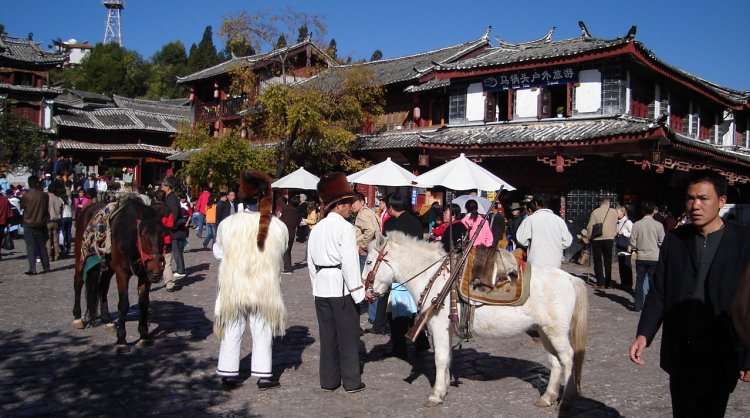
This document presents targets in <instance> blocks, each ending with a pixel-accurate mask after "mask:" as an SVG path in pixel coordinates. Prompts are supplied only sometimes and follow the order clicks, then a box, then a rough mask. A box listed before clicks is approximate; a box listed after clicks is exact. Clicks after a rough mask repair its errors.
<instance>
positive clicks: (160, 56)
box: [146, 41, 188, 100]
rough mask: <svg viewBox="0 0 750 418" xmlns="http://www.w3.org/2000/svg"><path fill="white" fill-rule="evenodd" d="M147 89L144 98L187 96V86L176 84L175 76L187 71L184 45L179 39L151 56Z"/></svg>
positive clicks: (157, 98)
mask: <svg viewBox="0 0 750 418" xmlns="http://www.w3.org/2000/svg"><path fill="white" fill-rule="evenodd" d="M151 62H152V63H153V64H152V66H151V69H150V78H149V82H148V91H147V92H146V98H147V99H152V100H159V99H176V98H178V97H185V96H187V94H188V92H187V87H185V86H180V85H178V84H177V77H179V76H184V75H186V74H187V73H188V68H187V54H185V45H183V44H182V42H180V41H174V42H170V43H168V44H166V45H164V46H163V47H161V49H160V50H158V51H156V53H154V55H153V56H152V57H151Z"/></svg>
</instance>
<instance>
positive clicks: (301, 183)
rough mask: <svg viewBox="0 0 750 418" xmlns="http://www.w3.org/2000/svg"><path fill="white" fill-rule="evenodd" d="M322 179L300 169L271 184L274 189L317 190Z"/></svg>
mask: <svg viewBox="0 0 750 418" xmlns="http://www.w3.org/2000/svg"><path fill="white" fill-rule="evenodd" d="M318 181H320V178H318V176H316V175H315V174H312V173H310V172H309V171H307V170H305V169H304V168H302V167H300V168H298V169H297V170H296V171H293V172H291V173H289V174H287V175H286V176H284V177H282V178H280V179H278V180H276V181H274V182H273V183H271V187H272V188H274V189H302V190H315V188H317V187H318Z"/></svg>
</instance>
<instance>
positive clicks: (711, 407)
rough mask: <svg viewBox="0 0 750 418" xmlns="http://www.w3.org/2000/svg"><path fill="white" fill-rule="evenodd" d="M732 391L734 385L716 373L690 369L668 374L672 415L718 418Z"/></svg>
mask: <svg viewBox="0 0 750 418" xmlns="http://www.w3.org/2000/svg"><path fill="white" fill-rule="evenodd" d="M735 383H736V381H735ZM733 390H734V385H732V384H729V383H728V381H727V379H726V378H723V377H722V376H717V374H716V373H711V372H700V371H694V370H691V371H690V372H689V373H687V372H686V373H684V374H682V373H676V374H670V375H669V393H670V395H671V396H672V415H673V416H674V417H675V418H686V417H687V418H690V417H695V418H721V417H723V416H724V413H725V412H726V409H727V401H728V400H729V394H730V393H731V392H732V391H733Z"/></svg>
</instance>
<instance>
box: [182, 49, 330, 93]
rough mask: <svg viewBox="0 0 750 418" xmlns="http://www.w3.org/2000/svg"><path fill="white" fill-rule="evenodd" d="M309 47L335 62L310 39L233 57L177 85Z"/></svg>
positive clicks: (188, 77) (328, 60)
mask: <svg viewBox="0 0 750 418" xmlns="http://www.w3.org/2000/svg"><path fill="white" fill-rule="evenodd" d="M307 45H310V46H312V47H313V49H315V50H316V51H317V52H318V53H319V54H321V56H323V57H324V58H325V60H326V61H327V62H329V63H333V60H332V59H331V58H330V57H329V56H328V55H327V54H326V53H325V52H324V51H323V50H321V49H320V48H318V47H317V46H315V44H314V43H312V42H311V41H310V40H309V39H308V40H305V41H302V42H300V43H297V44H295V45H291V46H287V47H285V48H280V49H274V50H273V51H269V52H264V53H261V54H255V55H250V56H246V57H232V59H230V60H228V61H224V62H222V63H220V64H216V65H214V66H213V67H208V68H205V69H203V70H200V71H197V72H195V73H193V74H188V75H186V76H185V77H178V78H177V84H184V83H189V82H193V81H198V80H205V79H207V78H211V77H215V76H218V75H221V74H225V73H227V72H229V71H230V70H231V69H233V68H236V67H238V66H242V65H252V64H254V63H257V62H260V61H264V60H267V59H270V58H275V57H277V56H278V55H279V54H282V53H285V52H286V51H292V50H294V49H298V48H301V47H305V46H307Z"/></svg>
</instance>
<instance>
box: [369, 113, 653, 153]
mask: <svg viewBox="0 0 750 418" xmlns="http://www.w3.org/2000/svg"><path fill="white" fill-rule="evenodd" d="M653 129H654V125H653V123H649V122H648V121H644V120H642V119H633V118H628V117H611V118H596V119H575V120H573V119H564V120H562V121H561V120H557V119H550V120H543V121H532V122H521V121H519V122H510V123H498V124H489V125H481V126H458V127H443V128H440V129H437V130H430V131H424V130H422V131H409V132H401V133H395V132H387V133H383V134H380V135H373V136H362V137H360V138H359V139H358V140H357V142H356V144H355V149H357V150H362V151H364V150H378V149H392V148H396V149H398V148H416V147H419V146H440V145H445V146H456V147H468V146H480V145H511V144H533V143H560V142H580V141H588V140H592V139H596V138H602V137H611V136H641V135H643V134H646V133H648V132H649V131H651V130H653Z"/></svg>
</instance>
